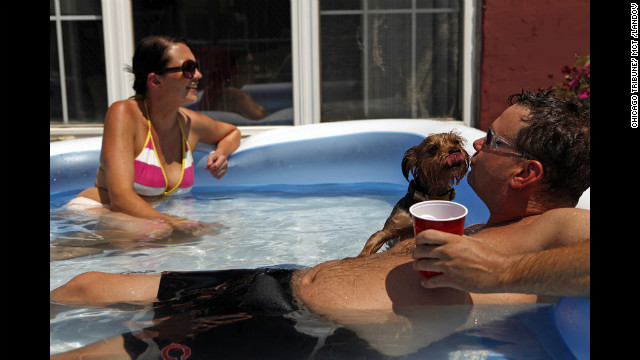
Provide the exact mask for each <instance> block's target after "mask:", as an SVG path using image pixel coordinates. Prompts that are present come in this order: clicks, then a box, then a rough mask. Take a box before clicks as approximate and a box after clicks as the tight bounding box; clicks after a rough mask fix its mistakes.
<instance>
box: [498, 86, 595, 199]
mask: <svg viewBox="0 0 640 360" xmlns="http://www.w3.org/2000/svg"><path fill="white" fill-rule="evenodd" d="M554 95H555V92H554V91H553V90H541V91H538V92H533V91H525V90H524V89H523V90H522V92H521V93H519V94H513V95H510V96H509V104H511V105H513V104H517V105H519V106H522V107H524V108H525V109H527V110H529V116H527V117H525V118H523V119H521V120H522V121H523V122H525V123H527V124H529V125H528V126H525V127H523V128H521V129H520V130H519V131H518V134H517V137H516V141H515V145H516V146H517V147H518V148H519V149H522V150H523V151H526V152H528V153H529V154H531V155H533V156H535V157H536V158H537V159H538V160H539V161H540V162H541V163H542V165H543V169H544V175H543V179H542V184H543V185H544V186H545V188H544V190H545V191H546V194H547V195H548V196H550V197H553V198H555V199H560V200H562V201H565V202H567V203H569V204H570V205H571V206H575V205H576V204H577V203H578V200H579V199H580V196H581V195H582V193H583V192H584V191H585V190H586V189H587V188H588V187H589V186H590V184H591V181H590V176H591V170H590V168H591V167H590V160H591V137H590V129H591V114H590V112H589V111H586V110H585V109H584V108H583V107H582V105H581V104H580V103H579V102H577V101H575V100H571V101H564V100H560V99H558V98H556V97H555V96H554ZM514 99H515V102H514Z"/></svg>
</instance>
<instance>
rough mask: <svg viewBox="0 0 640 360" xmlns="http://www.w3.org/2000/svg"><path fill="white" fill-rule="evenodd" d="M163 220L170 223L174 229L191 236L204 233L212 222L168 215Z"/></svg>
mask: <svg viewBox="0 0 640 360" xmlns="http://www.w3.org/2000/svg"><path fill="white" fill-rule="evenodd" d="M165 221H166V222H167V223H168V224H169V225H171V226H172V227H173V228H174V230H177V231H181V232H183V233H187V234H191V235H193V236H200V235H204V234H206V233H207V232H209V231H210V230H211V226H212V225H213V224H207V223H203V222H200V221H196V220H189V219H185V218H181V217H178V216H173V215H169V216H168V217H167V218H165Z"/></svg>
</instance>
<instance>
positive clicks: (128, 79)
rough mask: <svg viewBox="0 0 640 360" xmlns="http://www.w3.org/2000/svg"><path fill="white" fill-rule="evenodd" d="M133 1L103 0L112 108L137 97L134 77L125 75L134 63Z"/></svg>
mask: <svg viewBox="0 0 640 360" xmlns="http://www.w3.org/2000/svg"><path fill="white" fill-rule="evenodd" d="M132 21H133V16H132V13H131V0H102V27H103V31H104V34H105V36H104V56H105V59H104V61H105V67H106V69H105V70H106V81H107V101H108V106H111V104H113V103H114V102H116V101H118V100H122V99H126V98H128V97H130V96H132V95H134V91H133V88H132V86H133V77H132V75H130V74H129V73H128V72H126V71H124V70H125V67H128V66H131V60H132V59H133V49H134V46H135V45H134V44H133V24H132Z"/></svg>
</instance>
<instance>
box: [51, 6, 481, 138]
mask: <svg viewBox="0 0 640 360" xmlns="http://www.w3.org/2000/svg"><path fill="white" fill-rule="evenodd" d="M319 1H320V0H292V1H291V51H292V63H293V64H292V66H293V80H292V82H293V83H292V87H293V114H294V121H293V125H294V126H299V125H306V124H319V123H320V120H321V118H320V108H321V104H322V99H321V91H320V86H321V78H320V10H319V8H320V6H319ZM55 3H56V7H57V8H56V14H59V13H60V12H59V3H58V0H56V1H55ZM101 3H102V16H90V17H91V19H94V20H100V19H101V20H102V24H103V29H104V47H105V66H106V82H107V99H108V105H110V104H112V103H113V102H115V101H118V100H121V99H124V98H127V97H130V96H132V95H133V89H131V84H132V81H133V79H132V76H131V75H130V74H129V73H127V72H125V71H124V70H123V69H124V68H125V67H126V66H127V65H130V62H131V58H132V57H133V50H134V46H135V44H134V43H133V38H134V34H133V25H132V11H131V1H130V0H102V1H101ZM462 3H463V8H462V11H463V21H462V22H463V29H462V31H463V44H462V52H463V54H462V94H461V98H462V99H461V104H462V109H461V113H462V119H460V120H455V121H461V122H462V123H464V124H465V125H467V126H474V125H477V124H478V122H479V119H478V96H477V95H475V94H477V93H478V89H479V56H480V36H479V28H480V20H479V16H480V10H481V9H480V8H479V6H478V1H463V2H462ZM73 18H80V17H79V16H55V15H54V16H51V19H50V20H51V21H56V28H57V29H58V34H57V36H58V48H59V49H62V48H63V47H62V46H63V44H62V33H61V21H64V20H73ZM82 18H87V16H83V17H82ZM58 57H59V58H63V57H64V55H63V54H62V53H61V52H60V51H59V53H58ZM62 60H63V59H62ZM60 67H61V72H60V77H61V79H64V76H65V74H64V62H61V66H60ZM62 93H63V104H62V108H63V122H65V123H66V122H68V114H67V104H66V96H65V91H64V89H62ZM250 128H251V129H252V130H254V131H255V130H258V129H260V130H259V131H261V130H264V129H268V128H271V127H270V126H264V127H261V126H247V127H243V130H244V129H247V130H248V129H250ZM254 131H250V132H254Z"/></svg>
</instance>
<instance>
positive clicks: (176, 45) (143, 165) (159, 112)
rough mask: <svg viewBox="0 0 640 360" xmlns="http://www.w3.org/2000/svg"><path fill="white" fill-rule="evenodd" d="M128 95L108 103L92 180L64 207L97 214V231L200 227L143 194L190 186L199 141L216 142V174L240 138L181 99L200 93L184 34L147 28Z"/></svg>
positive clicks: (151, 232) (147, 233)
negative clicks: (156, 205)
mask: <svg viewBox="0 0 640 360" xmlns="http://www.w3.org/2000/svg"><path fill="white" fill-rule="evenodd" d="M131 71H132V72H133V74H134V84H133V89H134V90H135V92H136V95H135V96H134V97H132V98H129V99H126V100H122V101H118V102H115V103H114V104H112V105H111V106H110V107H109V110H108V111H107V114H106V118H105V122H104V134H103V139H102V152H101V154H100V164H101V166H100V167H99V168H98V170H97V173H96V180H95V186H94V187H91V188H88V189H85V190H84V191H82V192H81V193H80V194H78V196H77V197H76V198H74V199H73V200H71V201H70V202H69V203H68V204H67V205H66V206H65V210H71V211H80V212H83V213H90V214H92V215H97V216H99V218H100V224H101V227H102V228H104V229H106V230H105V231H103V233H102V234H103V235H107V236H108V235H109V234H112V235H117V236H118V238H126V239H152V240H153V239H159V238H163V237H166V236H168V235H169V234H171V233H172V232H173V231H174V230H177V231H181V232H185V233H188V234H198V233H200V232H202V231H205V230H206V228H207V227H208V226H207V225H206V224H203V223H200V222H197V221H190V220H187V219H184V218H180V217H176V216H172V215H167V214H162V213H160V212H158V211H157V210H155V209H154V208H153V206H152V205H151V204H150V203H149V200H153V199H156V198H160V197H163V196H165V195H173V194H183V193H186V192H188V191H189V190H190V189H191V187H192V186H193V180H194V171H193V170H194V169H193V166H194V164H193V158H192V151H193V150H194V149H195V148H196V145H197V144H198V142H204V143H207V144H212V145H215V146H216V151H215V152H213V153H211V154H209V156H208V159H207V165H206V167H205V169H206V170H209V171H210V172H211V174H212V175H213V176H214V177H215V178H217V179H220V178H221V177H222V176H224V175H225V173H226V171H227V166H228V162H227V158H228V157H229V155H231V154H232V153H233V152H234V151H235V150H236V149H237V148H238V146H239V145H240V131H239V130H238V129H237V128H236V127H235V126H234V125H231V124H227V123H223V122H219V121H215V120H213V119H211V118H209V117H208V116H206V115H204V114H200V113H197V112H195V111H192V110H189V109H187V108H184V107H182V106H185V105H188V104H192V103H194V102H196V101H197V100H198V98H197V96H196V89H197V87H198V82H199V80H200V79H201V78H202V74H201V73H200V71H199V63H198V60H197V59H196V58H195V56H194V54H193V53H192V52H191V49H190V48H189V46H188V45H187V44H186V43H185V42H184V41H182V40H179V39H175V38H169V37H160V36H151V37H147V38H145V39H143V40H142V41H141V42H140V43H139V44H138V45H137V47H136V50H135V53H134V56H133V66H132V68H131Z"/></svg>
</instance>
